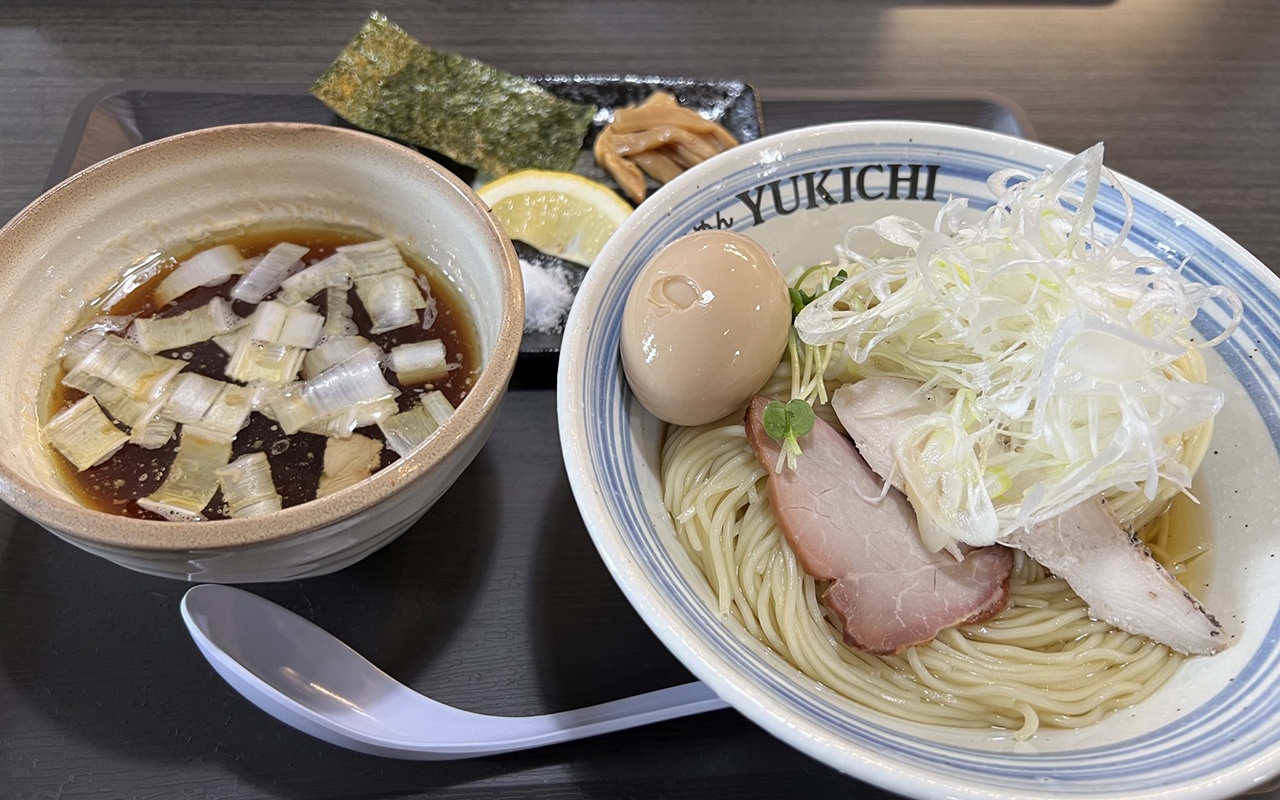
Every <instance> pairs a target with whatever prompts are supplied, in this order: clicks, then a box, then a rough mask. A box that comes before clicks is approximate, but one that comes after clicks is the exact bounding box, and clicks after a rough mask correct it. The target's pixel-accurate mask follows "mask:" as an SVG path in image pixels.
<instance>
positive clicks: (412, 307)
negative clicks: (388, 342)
mask: <svg viewBox="0 0 1280 800" xmlns="http://www.w3.org/2000/svg"><path fill="white" fill-rule="evenodd" d="M356 296H357V297H359V298H360V302H361V303H363V304H364V309H365V311H367V312H369V321H370V322H371V323H372V324H371V326H370V328H369V332H370V333H385V332H386V331H393V330H396V329H397V328H403V327H406V326H408V325H413V324H416V323H417V322H418V309H420V308H425V307H426V305H427V301H426V299H425V298H424V297H423V296H422V290H421V289H420V288H419V287H418V283H417V281H415V280H414V271H413V270H411V269H409V268H408V267H405V268H403V269H398V270H392V271H391V272H381V273H378V274H375V275H365V276H362V277H358V278H356Z"/></svg>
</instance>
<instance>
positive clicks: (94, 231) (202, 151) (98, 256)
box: [0, 123, 524, 582]
mask: <svg viewBox="0 0 1280 800" xmlns="http://www.w3.org/2000/svg"><path fill="white" fill-rule="evenodd" d="M272 224H275V225H281V226H284V225H288V226H302V227H305V226H307V225H323V224H338V225H346V226H355V227H358V228H362V229H364V230H367V231H369V232H370V233H372V234H374V235H379V236H386V237H388V238H391V239H393V240H394V241H396V242H397V243H398V244H399V245H401V246H402V247H404V248H405V249H407V250H408V251H411V252H414V253H417V254H418V255H420V256H422V257H424V258H425V259H427V260H429V261H431V262H432V263H434V264H435V265H436V266H437V267H438V268H439V271H440V272H441V274H442V276H443V277H444V278H445V279H446V280H447V281H449V282H450V283H452V284H453V286H454V287H455V289H456V290H457V292H458V294H459V295H460V296H461V298H462V300H463V303H464V304H465V305H466V307H467V310H468V312H469V313H470V316H471V318H472V321H473V322H474V325H475V329H476V336H477V340H478V341H477V344H478V349H479V352H480V358H481V362H482V368H483V371H482V373H481V376H480V378H479V379H478V380H477V382H476V385H475V387H474V388H473V389H472V391H471V393H470V395H468V397H467V398H466V399H465V400H464V401H463V402H462V403H461V404H460V405H459V407H458V409H457V411H456V412H455V414H454V416H453V417H452V418H451V419H450V420H449V421H448V422H447V423H446V424H445V425H443V426H441V428H440V429H439V430H438V431H437V432H436V433H435V435H433V436H432V437H431V438H430V439H429V440H427V441H426V442H425V443H424V444H422V445H421V446H419V448H418V449H416V450H415V451H414V452H412V453H411V454H409V456H407V457H405V458H402V459H400V460H398V461H397V462H395V463H394V464H393V465H392V466H390V467H388V468H387V469H384V470H382V471H381V472H379V473H377V474H375V475H374V476H373V477H371V478H369V479H367V480H365V481H362V482H360V483H359V484H357V485H355V486H353V487H350V488H348V489H346V490H344V491H341V492H337V493H335V494H333V495H331V496H329V497H326V498H323V499H321V500H317V501H313V502H311V503H304V504H302V505H299V506H295V507H293V508H289V509H285V510H284V511H281V512H278V513H276V514H273V515H271V516H269V517H265V518H258V519H243V520H225V521H216V522H201V523H174V522H152V521H143V520H135V519H127V518H124V517H119V516H114V515H109V514H104V513H101V512H98V511H93V510H90V509H87V508H84V507H83V506H81V505H80V504H78V503H77V502H75V500H74V499H73V498H72V497H71V495H70V493H69V492H68V490H67V489H66V488H65V487H64V486H63V484H62V482H61V481H60V480H59V478H58V477H57V475H56V474H55V473H54V468H53V465H52V462H51V460H50V457H49V454H48V452H47V451H46V449H45V448H44V447H43V446H42V445H41V442H40V437H39V423H40V415H41V414H44V413H47V409H42V408H41V402H42V401H41V397H42V393H41V391H40V387H41V382H42V380H45V379H47V374H48V367H49V366H50V365H51V364H52V363H53V361H54V358H55V353H56V352H57V351H58V348H59V347H60V346H61V344H62V341H63V338H64V336H65V335H66V334H67V333H68V332H69V331H71V330H73V329H75V328H76V327H77V326H78V325H79V324H81V323H82V321H83V319H84V317H85V315H86V313H88V312H87V311H86V304H87V303H88V302H89V301H91V300H93V299H94V298H96V297H99V296H101V295H102V294H103V293H104V292H105V291H106V290H107V289H108V288H109V287H111V286H112V285H113V284H115V283H116V282H117V281H119V280H120V278H121V275H122V274H124V273H125V272H126V270H128V268H130V267H131V266H132V265H134V264H136V263H139V262H140V261H142V260H143V259H145V258H146V257H148V256H150V255H151V254H153V253H156V252H165V251H170V250H174V249H180V248H181V247H182V246H183V245H184V244H188V245H189V244H190V243H191V242H193V241H196V240H198V238H199V237H200V236H201V235H203V234H209V233H213V232H222V231H230V230H233V229H236V228H237V227H239V226H243V225H272ZM523 319H524V295H523V284H522V280H521V277H520V271H519V262H518V261H517V260H516V257H515V253H514V251H513V249H512V247H511V243H510V241H509V240H507V239H506V237H505V236H503V235H502V233H501V229H500V228H499V227H498V224H497V222H496V220H494V219H493V217H492V215H491V213H490V212H489V210H488V208H487V207H485V206H484V204H483V203H481V202H480V201H479V200H478V199H477V198H476V197H475V195H474V194H473V193H472V191H471V190H470V189H469V188H468V187H467V186H466V185H464V184H463V183H462V182H461V181H459V180H458V179H456V178H455V177H454V176H453V175H452V174H451V173H449V172H448V171H447V170H445V169H444V168H443V167H441V166H440V165H438V164H436V163H435V162H434V161H432V160H430V159H428V158H426V157H424V156H422V155H420V154H419V153H417V152H416V151H414V150H411V149H409V148H407V147H404V146H402V145H399V144H396V143H393V142H390V141H388V140H386V139H382V138H379V137H375V136H370V135H367V134H363V133H359V132H356V131H351V130H347V129H341V128H334V127H328V126H320V125H302V124H294V123H266V124H257V125H237V126H229V127H224V128H211V129H206V130H202V131H195V132H192V133H187V134H181V135H179V136H175V137H172V138H169V139H164V140H160V141H157V142H152V143H149V144H146V145H142V146H140V147H138V148H135V149H134V150H130V151H128V152H125V153H122V154H120V155H118V156H115V157H113V158H110V159H108V160H106V161H103V162H102V163H100V164H97V165H95V166H93V167H90V168H89V169H87V170H85V171H84V172H81V173H79V174H78V175H76V176H74V177H72V178H70V179H68V180H67V181H66V182H64V183H62V184H60V185H59V186H57V187H55V188H54V189H52V190H50V191H49V192H47V193H46V194H44V195H43V196H41V197H40V198H39V199H37V200H36V201H35V202H33V203H32V204H31V205H30V206H28V207H27V208H26V209H25V210H24V211H22V212H21V213H20V214H19V215H18V216H17V217H15V218H14V219H13V220H12V221H11V222H10V223H9V224H7V225H6V226H5V227H4V228H3V229H0V499H3V500H4V501H5V502H6V503H8V504H9V505H11V506H13V507H14V508H15V509H16V510H18V511H19V512H21V513H22V514H24V515H26V516H28V517H31V518H32V519H34V520H35V521H37V522H39V523H40V524H41V525H43V526H44V527H46V528H48V529H49V530H50V531H52V532H53V533H55V534H57V535H58V536H60V537H62V538H63V539H65V540H67V541H69V542H71V543H72V544H75V545H77V546H79V547H82V548H84V549H86V550H88V551H90V552H93V553H96V554H98V555H101V556H104V557H106V558H109V559H111V560H113V561H115V562H117V563H119V564H122V565H124V566H127V567H130V568H132V569H136V570H139V571H142V572H148V573H151V574H155V575H163V576H167V577H175V578H180V579H187V580H200V581H211V582H241V581H271V580H286V579H292V578H300V577H307V576H311V575H319V574H323V573H326V572H332V571H333V570H336V569H339V568H341V567H343V566H346V565H348V564H350V563H353V562H354V561H356V560H358V559H360V558H363V557H364V556H366V555H368V554H369V553H371V552H373V551H374V550H376V549H377V548H378V547H381V546H383V545H384V544H386V543H387V542H389V541H391V540H392V539H393V538H395V536H397V535H399V534H400V533H402V532H403V531H404V530H405V529H407V528H408V527H409V526H410V525H411V524H412V523H413V522H414V520H416V519H417V518H418V517H420V516H421V515H422V514H423V513H424V512H425V511H426V510H427V508H429V507H430V506H431V504H432V503H434V502H435V501H436V500H437V499H438V498H439V497H440V495H441V494H442V493H443V492H444V491H445V490H446V489H447V488H448V487H449V486H450V485H452V483H453V482H454V480H455V479H456V478H457V477H458V475H459V474H460V473H461V472H462V470H463V469H465V468H466V466H467V465H468V464H469V463H470V462H471V460H472V459H473V458H474V457H475V455H476V453H478V452H479V450H480V448H481V446H482V445H483V444H484V442H485V440H486V439H487V437H488V435H489V433H490V431H491V430H492V428H493V424H494V422H495V420H496V412H497V409H498V405H499V403H500V401H501V398H502V396H503V393H504V392H505V390H506V386H507V381H508V379H509V378H510V375H511V371H512V369H513V367H514V365H515V359H516V356H517V354H518V350H519V343H520V336H521V330H522V327H523Z"/></svg>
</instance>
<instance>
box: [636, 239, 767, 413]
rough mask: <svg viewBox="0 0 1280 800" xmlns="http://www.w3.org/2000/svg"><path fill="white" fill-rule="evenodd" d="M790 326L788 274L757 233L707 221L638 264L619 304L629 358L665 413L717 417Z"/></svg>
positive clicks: (753, 379)
mask: <svg viewBox="0 0 1280 800" xmlns="http://www.w3.org/2000/svg"><path fill="white" fill-rule="evenodd" d="M790 330H791V302H790V299H789V298H788V295H787V283H786V280H785V279H784V278H783V277H782V273H781V272H780V271H779V270H778V267H777V265H776V264H774V263H773V259H772V258H771V257H770V256H769V253H768V252H766V251H765V249H764V248H763V247H761V246H760V245H759V244H758V243H757V242H756V241H755V240H753V239H750V238H748V237H746V236H743V235H741V234H737V233H729V232H727V231H701V232H698V233H693V234H690V235H688V236H684V237H682V238H680V239H677V240H676V241H674V242H672V243H671V244H669V245H667V246H666V247H665V248H663V249H662V250H661V251H659V252H658V254H657V255H656V256H654V257H653V260H652V261H650V262H649V263H648V264H647V265H645V268H644V269H643V270H641V272H640V275H639V276H638V277H637V278H636V282H635V284H634V285H633V286H632V287H631V294H630V295H629V296H628V297H627V304H626V307H625V308H624V309H623V312H622V337H621V342H622V344H621V350H622V367H623V370H624V372H625V373H626V376H627V382H628V383H629V384H630V385H631V390H632V391H633V392H634V393H635V395H636V397H637V398H638V399H639V400H640V402H641V404H643V405H644V407H645V408H646V409H648V410H649V411H650V413H652V414H653V415H654V416H656V417H658V418H659V419H662V420H665V421H667V422H670V423H673V424H676V425H702V424H704V423H708V422H713V421H715V420H717V419H720V418H721V417H723V416H725V415H726V414H728V413H730V412H731V411H733V410H735V409H736V408H738V407H739V406H741V405H742V404H743V403H745V402H746V401H747V400H748V399H749V398H750V397H751V395H753V394H754V393H755V392H756V391H758V390H759V389H760V387H761V386H762V385H764V382H765V381H766V380H768V378H769V376H770V375H771V374H773V370H774V369H775V368H776V367H777V366H778V362H779V361H780V360H781V358H782V353H783V351H784V350H785V349H786V346H787V335H788V333H789V332H790Z"/></svg>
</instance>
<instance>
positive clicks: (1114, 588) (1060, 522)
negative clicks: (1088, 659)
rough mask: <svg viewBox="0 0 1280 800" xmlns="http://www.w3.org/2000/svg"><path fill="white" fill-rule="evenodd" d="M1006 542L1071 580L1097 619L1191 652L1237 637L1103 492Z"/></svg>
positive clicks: (1208, 651) (1202, 652)
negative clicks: (1119, 516)
mask: <svg viewBox="0 0 1280 800" xmlns="http://www.w3.org/2000/svg"><path fill="white" fill-rule="evenodd" d="M1004 541H1005V542H1006V543H1007V544H1008V545H1009V546H1011V547H1016V548H1018V549H1019V550H1021V551H1023V552H1024V553H1026V554H1027V555H1029V556H1031V557H1032V558H1034V559H1035V560H1036V561H1037V562H1039V563H1040V564H1041V565H1042V566H1043V567H1044V568H1045V569H1047V570H1049V571H1050V572H1052V573H1053V574H1054V575H1057V576H1058V577H1059V578H1062V579H1063V580H1064V581H1066V582H1067V585H1069V586H1070V587H1071V588H1072V589H1073V590H1074V591H1075V593H1076V594H1078V595H1080V599H1081V600H1083V601H1084V602H1085V604H1086V605H1088V606H1089V613H1090V614H1092V615H1093V616H1094V618H1095V619H1100V620H1103V621H1105V622H1109V623H1111V624H1112V625H1115V626H1116V627H1117V628H1119V629H1120V630H1122V631H1128V632H1129V633H1136V634H1138V635H1140V636H1146V637H1147V638H1148V639H1151V640H1152V641H1156V642H1160V643H1161V644H1164V645H1168V646H1169V647H1172V648H1173V649H1174V650H1177V651H1178V652H1179V653H1186V654H1188V655H1211V654H1213V653H1216V652H1218V651H1219V650H1221V649H1223V648H1224V647H1226V646H1227V645H1228V644H1230V641H1229V639H1228V637H1227V635H1226V634H1225V633H1224V632H1223V630H1222V624H1221V623H1220V622H1218V620H1217V619H1215V618H1214V616H1213V615H1212V614H1210V613H1209V612H1208V611H1207V610H1206V609H1205V607H1204V606H1203V605H1201V604H1200V601H1199V600H1196V598H1195V597H1193V596H1192V595H1191V593H1190V592H1188V591H1187V590H1186V589H1184V588H1183V587H1182V584H1180V583H1178V580H1177V578H1175V577H1173V576H1172V575H1170V574H1169V571H1168V570H1166V569H1165V568H1164V567H1163V566H1161V565H1160V562H1159V561H1156V560H1155V559H1154V558H1152V557H1151V551H1149V550H1148V549H1147V547H1146V545H1144V544H1143V543H1142V542H1141V541H1139V540H1138V539H1137V538H1136V537H1134V536H1133V535H1131V534H1130V533H1129V532H1128V531H1126V530H1124V529H1123V528H1121V527H1120V522H1119V521H1118V520H1117V519H1116V517H1115V514H1112V513H1111V509H1110V508H1108V507H1107V504H1106V503H1105V502H1104V501H1103V499H1102V497H1101V495H1099V496H1097V497H1092V498H1090V499H1088V500H1085V501H1084V502H1083V503H1078V504H1077V505H1074V506H1072V507H1071V508H1069V509H1067V510H1066V511H1063V512H1062V513H1061V514H1059V515H1058V516H1056V517H1054V518H1053V519H1048V520H1045V521H1044V522H1041V523H1040V524H1038V525H1032V526H1030V527H1027V528H1022V529H1021V530H1017V531H1014V532H1013V533H1012V534H1010V535H1009V536H1008V537H1007V538H1006V539H1005V540H1004Z"/></svg>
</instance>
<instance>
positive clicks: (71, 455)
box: [44, 396, 129, 471]
mask: <svg viewBox="0 0 1280 800" xmlns="http://www.w3.org/2000/svg"><path fill="white" fill-rule="evenodd" d="M44 435H45V438H46V439H48V441H49V444H51V445H53V446H54V448H55V449H57V451H58V452H59V453H62V455H64V456H66V458H67V460H68V461H70V462H71V463H72V464H74V465H75V468H76V469H77V470H79V471H84V470H86V469H88V468H89V467H92V466H95V465H97V464H101V463H102V462H103V461H106V460H107V459H108V458H111V456H113V455H115V454H116V451H117V450H119V449H120V448H121V447H124V445H125V443H126V442H128V441H129V434H127V433H125V432H124V431H122V430H120V429H119V428H117V427H116V426H115V423H113V422H112V421H111V420H110V419H109V418H108V417H107V415H106V414H104V413H102V408H101V407H100V406H99V405H98V401H97V400H95V399H93V397H92V396H89V397H83V398H81V399H80V400H78V401H77V402H75V403H74V404H72V405H71V406H69V407H67V408H64V409H63V410H61V411H59V412H58V413H57V414H55V415H54V416H53V418H52V419H50V420H49V421H48V422H47V423H46V424H45V426H44Z"/></svg>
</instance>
